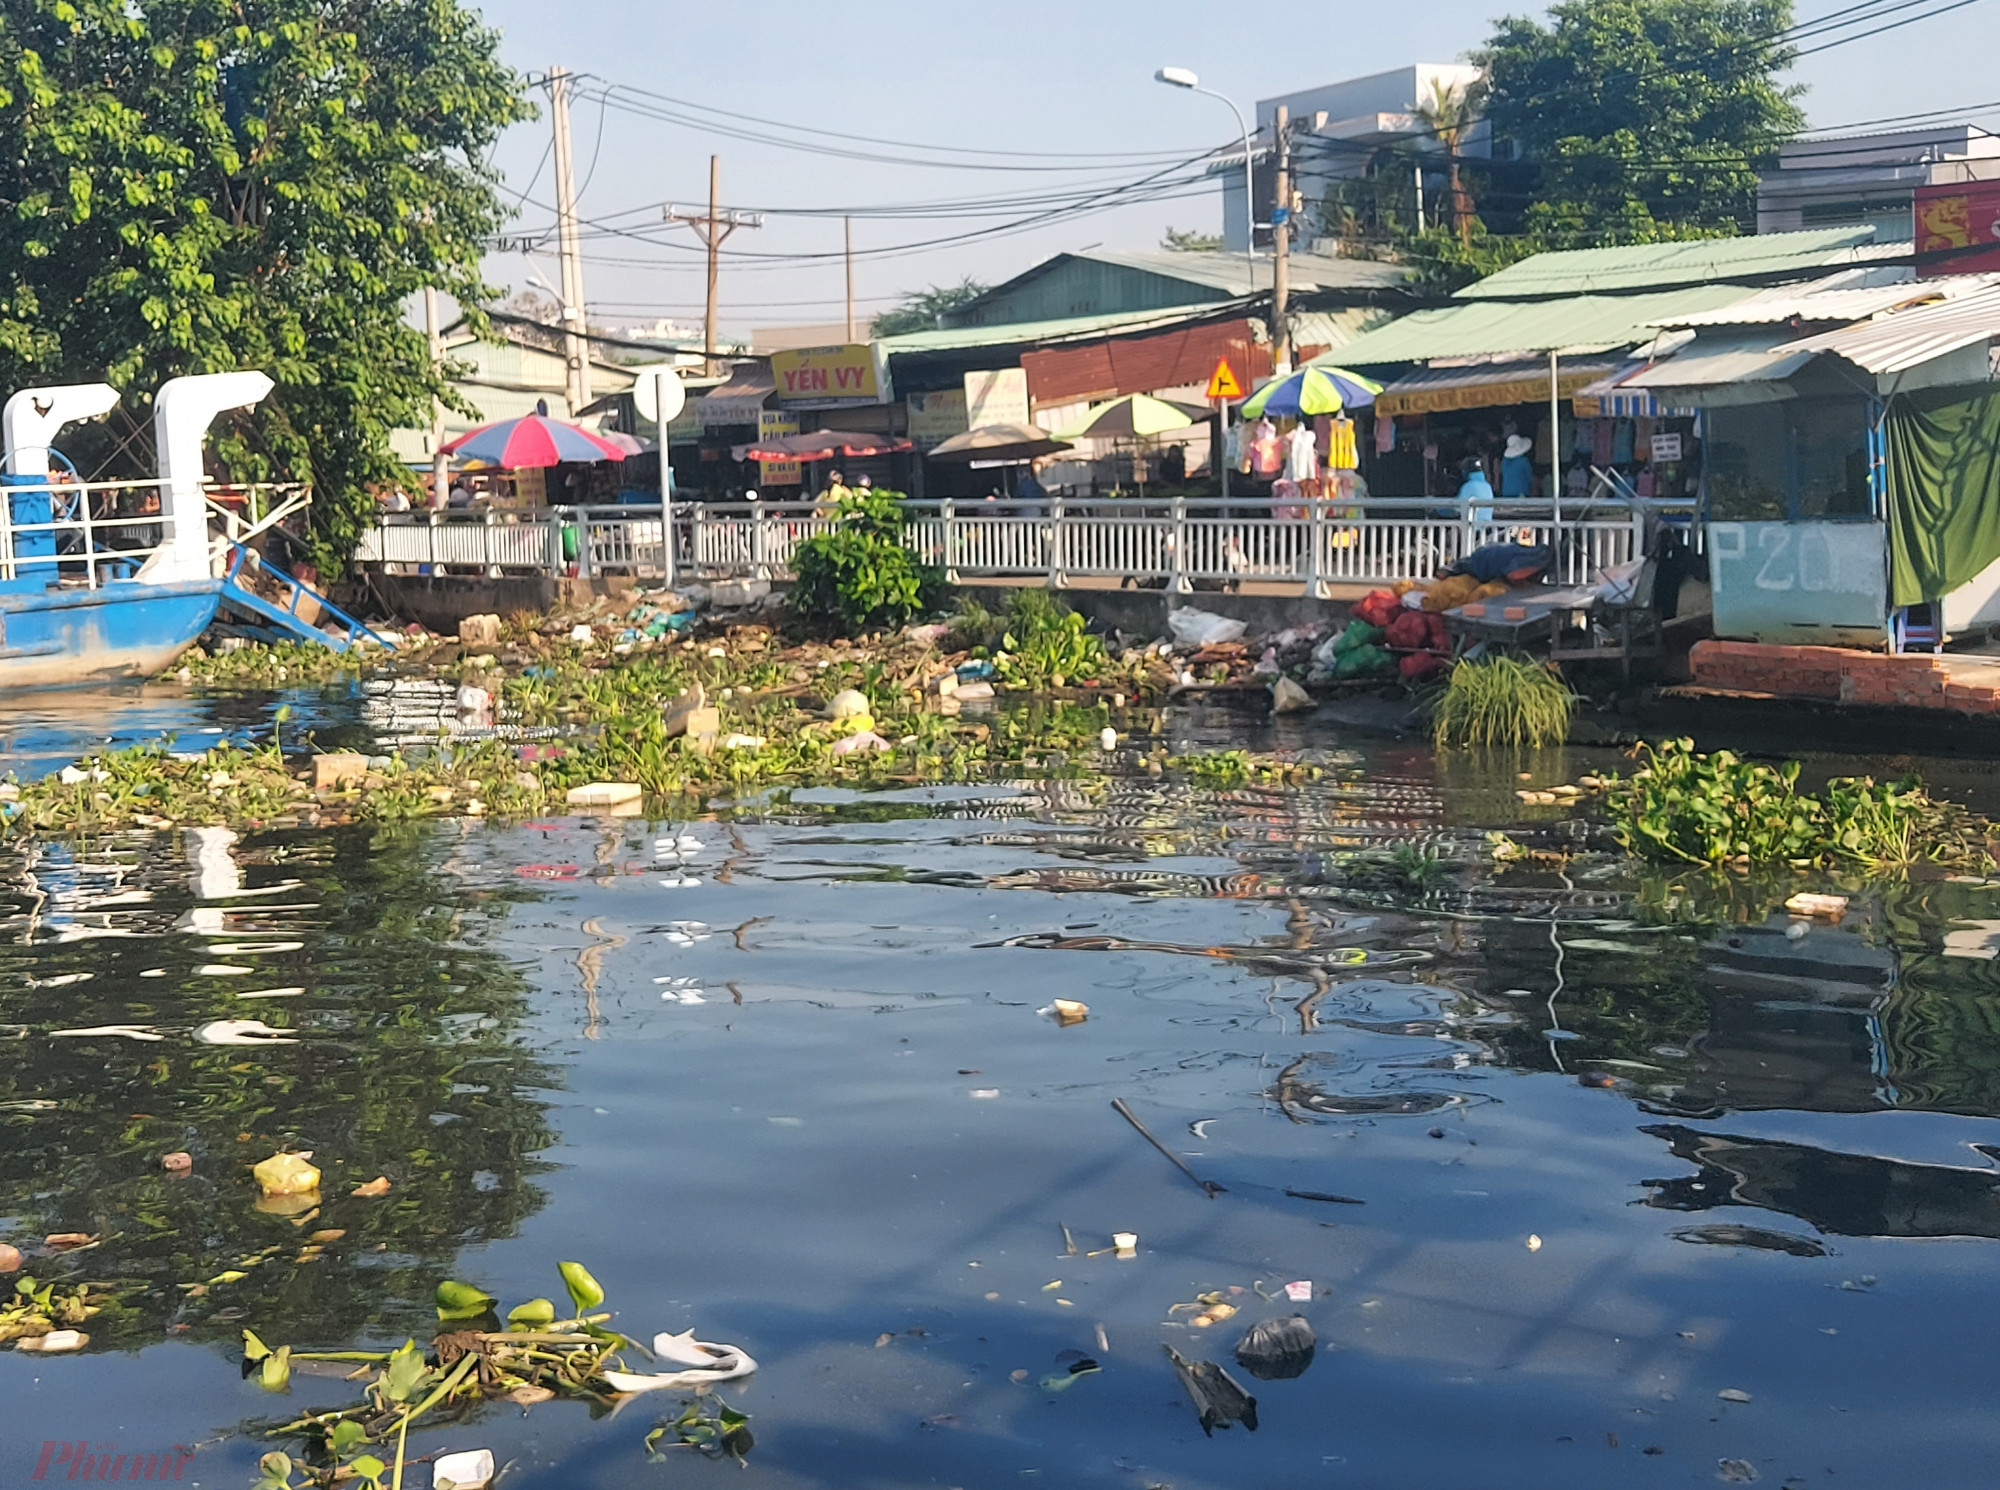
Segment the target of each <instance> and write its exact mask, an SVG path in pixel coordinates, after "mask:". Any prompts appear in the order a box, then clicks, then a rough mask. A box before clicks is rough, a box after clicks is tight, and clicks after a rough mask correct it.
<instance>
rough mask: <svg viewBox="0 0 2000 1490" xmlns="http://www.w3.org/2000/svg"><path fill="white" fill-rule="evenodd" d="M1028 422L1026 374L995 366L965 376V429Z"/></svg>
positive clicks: (1014, 368) (1019, 370)
mask: <svg viewBox="0 0 2000 1490" xmlns="http://www.w3.org/2000/svg"><path fill="white" fill-rule="evenodd" d="M1027 422H1028V372H1027V369H1026V368H1021V367H996V368H994V369H993V370H992V371H990V372H969V373H967V374H966V375H965V428H967V429H982V428H984V427H985V426H986V425H989V424H1026V423H1027Z"/></svg>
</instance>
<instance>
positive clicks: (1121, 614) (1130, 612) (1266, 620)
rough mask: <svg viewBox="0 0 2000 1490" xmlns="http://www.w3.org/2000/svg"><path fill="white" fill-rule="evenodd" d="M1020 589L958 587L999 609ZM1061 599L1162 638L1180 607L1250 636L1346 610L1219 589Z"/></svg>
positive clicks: (1106, 621) (1088, 614)
mask: <svg viewBox="0 0 2000 1490" xmlns="http://www.w3.org/2000/svg"><path fill="white" fill-rule="evenodd" d="M1019 589H1020V586H1019V585H961V586H960V587H959V589H958V592H957V593H959V594H963V595H969V596H971V597H972V598H973V599H975V600H977V601H978V602H979V603H980V604H981V605H983V606H985V607H986V608H987V609H988V610H990V611H999V610H1002V609H1004V608H1005V607H1006V604H1007V600H1008V597H1009V596H1011V595H1013V594H1014V593H1015V592H1016V591H1017V590H1019ZM1062 598H1063V600H1064V602H1065V603H1066V604H1068V605H1069V607H1070V608H1071V609H1072V610H1074V611H1076V612H1077V613H1079V614H1080V615H1081V616H1082V617H1083V618H1084V619H1085V620H1086V621H1088V622H1089V623H1090V624H1091V625H1092V626H1095V627H1098V628H1100V629H1103V630H1106V631H1109V630H1112V629H1114V628H1115V629H1117V630H1120V631H1124V632H1126V633H1128V634H1130V635H1133V636H1138V637H1143V638H1146V639H1148V640H1151V639H1152V638H1155V637H1162V636H1166V635H1167V634H1168V632H1167V612H1168V611H1169V610H1178V609H1180V608H1181V607H1182V606H1193V607H1194V608H1195V609H1197V610H1205V611H1212V612H1214V613H1215V614H1216V615H1218V616H1227V617H1229V618H1230V619H1231V620H1233V621H1242V622H1244V623H1245V624H1246V625H1248V627H1249V628H1250V635H1252V636H1262V635H1266V634H1268V633H1270V632H1273V631H1283V630H1284V629H1285V628H1286V627H1288V626H1310V625H1312V624H1313V623H1314V622H1315V621H1317V622H1322V623H1328V622H1341V621H1345V620H1346V619H1347V614H1348V610H1349V605H1348V602H1346V601H1344V600H1308V599H1306V598H1305V597H1304V596H1301V595H1233V594H1229V593H1227V592H1224V591H1219V590H1197V591H1195V592H1194V593H1193V594H1191V595H1169V594H1168V593H1167V592H1166V591H1165V590H1065V591H1063V593H1062Z"/></svg>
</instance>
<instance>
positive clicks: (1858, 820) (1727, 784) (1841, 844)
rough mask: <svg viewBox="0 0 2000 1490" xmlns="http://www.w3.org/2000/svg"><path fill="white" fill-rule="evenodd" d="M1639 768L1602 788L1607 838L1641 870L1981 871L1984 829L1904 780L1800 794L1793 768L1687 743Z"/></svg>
mask: <svg viewBox="0 0 2000 1490" xmlns="http://www.w3.org/2000/svg"><path fill="white" fill-rule="evenodd" d="M1641 749H1642V750H1643V751H1644V752H1645V764H1644V765H1642V766H1641V767H1640V768H1639V769H1638V770H1636V771H1634V772H1633V773H1632V774H1631V775H1630V776H1629V777H1623V778H1618V777H1614V778H1611V779H1610V780H1609V781H1608V782H1607V788H1608V791H1607V800H1608V802H1609V804H1610V807H1611V811H1612V817H1613V827H1612V831H1613V833H1614V835H1615V836H1616V837H1617V839H1618V842H1619V843H1621V844H1622V845H1624V847H1625V849H1626V851H1627V852H1629V853H1632V854H1634V855H1636V856H1638V857H1639V858H1642V859H1653V860H1661V861H1672V862H1679V863H1690V864H1723V863H1733V864H1767V863H1784V864H1789V865H1791V866H1793V867H1795V868H1809V867H1813V866H1832V865H1840V864H1847V865H1858V866H1861V867H1863V868H1866V869H1872V870H1884V869H1901V868H1908V867H1910V866H1912V865H1916V864H1932V865H1938V866H1942V867H1948V868H1967V869H1982V870H1983V869H1987V868H1990V867H1991V866H1992V864H1993V858H1992V854H1991V852H1990V840H1989V836H1988V834H1989V827H1990V825H1989V824H1987V823H1986V822H1985V821H1984V820H1982V819H1979V818H1976V817H1974V816H1973V815H1972V814H1971V813H1969V812H1967V811H1966V810H1965V809H1964V808H1962V807H1959V806H1957V805H1956V804H1954V803H1950V802H1939V801H1937V800H1936V799H1934V798H1933V797H1931V796H1930V795H1929V793H1927V792H1926V791H1925V790H1924V788H1923V785H1922V783H1921V782H1919V781H1918V780H1917V779H1916V778H1915V777H1909V778H1906V779H1904V780H1902V781H1896V782H1878V781H1876V780H1875V779H1874V778H1872V777H1867V776H1844V777H1837V778H1835V779H1834V780H1832V781H1829V782H1828V783H1827V784H1826V788H1825V789H1824V790H1823V791H1820V792H1817V793H1815V792H1806V791H1801V790H1799V785H1798V779H1799V763H1798V762H1797V761H1787V762H1786V763H1785V764H1784V765H1781V766H1767V765H1758V764H1756V763H1754V762H1751V761H1746V760H1742V759H1740V758H1739V757H1737V756H1736V755H1734V754H1733V753H1731V752H1730V751H1727V750H1718V751H1716V752H1714V753H1713V754H1709V755H1698V754H1696V753H1695V749H1694V742H1693V741H1692V740H1669V741H1667V742H1666V743H1664V744H1662V745H1658V746H1650V747H1645V746H1642V747H1641Z"/></svg>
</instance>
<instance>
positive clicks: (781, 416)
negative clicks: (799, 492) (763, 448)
mask: <svg viewBox="0 0 2000 1490" xmlns="http://www.w3.org/2000/svg"><path fill="white" fill-rule="evenodd" d="M798 432H799V421H798V417H797V416H796V415H793V414H787V413H784V412H783V411H782V410H778V409H760V410H758V412H757V438H758V439H760V440H778V439H782V438H784V437H785V436H786V435H795V434H797V433H798ZM804 476H805V471H804V464H803V462H800V461H795V460H760V461H758V462H757V487H758V490H760V491H761V490H762V489H763V488H765V487H767V486H798V485H800V484H801V483H802V482H803V480H804Z"/></svg>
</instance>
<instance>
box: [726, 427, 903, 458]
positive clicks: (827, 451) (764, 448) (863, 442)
mask: <svg viewBox="0 0 2000 1490" xmlns="http://www.w3.org/2000/svg"><path fill="white" fill-rule="evenodd" d="M913 448H915V447H913V446H912V445H911V444H910V442H909V441H908V440H899V439H896V438H895V437H894V436H893V435H858V434H855V433H853V432H852V431H851V430H842V429H816V430H814V431H812V433H810V434H804V435H781V436H779V437H778V438H776V439H772V440H759V441H758V442H757V443H756V444H754V445H748V446H745V447H744V451H743V453H742V454H741V455H739V456H738V457H737V459H738V460H832V459H833V458H834V457H835V456H837V455H844V456H847V457H848V458H849V459H850V460H860V459H862V458H863V457H864V456H870V455H895V454H897V453H898V452H899V451H904V450H910V449H913Z"/></svg>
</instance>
